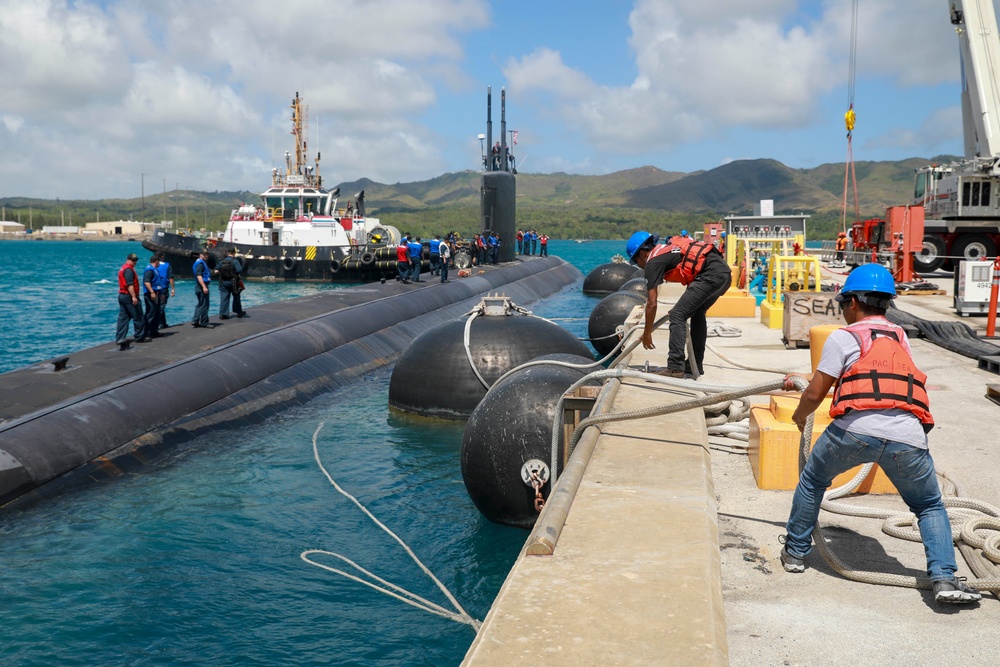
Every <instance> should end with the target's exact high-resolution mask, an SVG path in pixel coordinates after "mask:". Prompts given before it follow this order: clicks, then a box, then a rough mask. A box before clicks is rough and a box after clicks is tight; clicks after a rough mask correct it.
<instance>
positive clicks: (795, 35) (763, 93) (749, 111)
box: [504, 0, 958, 153]
mask: <svg viewBox="0 0 1000 667" xmlns="http://www.w3.org/2000/svg"><path fill="white" fill-rule="evenodd" d="M816 4H817V3H801V2H796V1H794V0H762V1H758V2H744V1H743V0H707V1H705V2H698V3H694V2H688V1H687V0H637V2H636V3H635V7H634V9H633V11H632V13H631V15H630V18H629V25H630V27H631V29H632V35H631V37H630V40H629V44H630V46H631V47H632V49H633V51H634V53H635V63H636V67H637V70H638V73H637V75H636V76H635V78H634V79H633V80H632V81H631V82H628V81H623V82H622V83H621V84H620V85H617V86H606V85H599V84H597V83H595V82H594V81H593V80H592V79H591V78H590V77H589V76H588V75H587V74H586V73H584V72H582V71H579V70H576V69H573V68H571V67H569V66H567V65H566V64H565V63H564V61H563V57H562V55H561V54H560V53H559V52H557V51H554V50H551V49H547V48H539V49H537V50H536V51H534V52H533V53H531V54H528V55H524V56H521V57H520V58H512V59H510V60H509V61H508V63H507V66H506V67H505V69H504V73H505V74H506V76H507V78H508V80H509V81H510V87H511V89H512V90H513V91H516V92H517V93H518V94H519V95H522V96H524V98H525V99H526V100H527V102H528V103H530V104H533V105H535V106H537V107H538V108H539V109H540V110H544V111H543V113H547V114H548V115H549V116H550V117H553V118H558V119H562V120H563V121H564V122H565V123H566V124H567V125H569V126H570V127H572V128H573V129H574V130H576V131H577V132H578V134H579V136H582V137H584V138H585V139H584V140H585V141H588V142H590V143H591V144H592V146H593V148H594V149H595V150H597V151H604V152H609V151H613V152H616V153H629V152H632V153H640V152H649V151H656V150H658V151H665V152H666V151H670V150H672V149H674V148H676V147H677V146H679V145H681V144H684V143H692V142H698V141H700V140H703V139H715V140H724V139H725V137H726V136H727V135H728V134H729V133H730V132H731V131H732V130H734V129H737V128H750V129H765V130H767V129H772V130H773V129H778V130H788V129H792V128H801V127H807V126H810V125H815V124H817V123H822V122H826V119H825V117H823V116H822V115H821V110H820V99H821V98H822V97H823V96H824V95H828V94H830V93H831V92H835V91H836V90H838V89H841V90H844V91H845V98H846V97H847V94H846V93H847V79H848V55H849V45H850V23H851V12H850V8H849V7H845V6H844V5H843V3H834V2H827V3H824V6H823V8H822V9H820V8H818V7H816ZM939 4H941V3H940V2H939V0H912V1H911V2H909V3H907V9H906V11H900V8H899V5H898V3H896V2H893V1H892V0H871V1H869V2H866V3H862V9H861V12H860V14H859V17H858V23H859V32H858V38H857V39H858V56H857V63H858V64H857V69H858V75H859V76H863V75H880V76H884V77H888V79H889V80H890V82H891V83H892V84H894V85H898V86H910V85H916V84H920V85H926V84H929V83H937V82H939V81H941V80H947V79H954V78H956V76H957V72H958V67H957V59H956V57H955V55H954V54H955V49H954V44H948V41H949V40H948V38H949V32H950V31H948V30H947V29H945V28H943V26H942V24H944V23H945V22H946V21H947V20H948V16H947V12H946V9H945V8H944V7H943V6H938V5H939ZM808 9H811V10H812V13H810V12H808V11H806V10H808ZM935 17H936V19H938V20H935Z"/></svg>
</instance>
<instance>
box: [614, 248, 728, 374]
mask: <svg viewBox="0 0 1000 667" xmlns="http://www.w3.org/2000/svg"><path fill="white" fill-rule="evenodd" d="M657 240H659V237H658V236H657V235H656V234H650V233H649V232H636V233H635V234H633V235H632V236H631V237H630V238H629V240H628V243H627V244H626V245H625V251H626V252H627V253H628V256H629V259H630V260H632V261H633V262H635V263H636V264H638V265H639V267H640V268H642V269H643V270H644V271H645V275H646V286H647V288H648V289H649V292H648V294H647V295H646V325H645V328H644V329H643V332H642V346H643V347H644V348H646V349H647V350H652V349H654V348H655V347H656V346H655V345H653V322H654V321H655V320H656V296H657V288H658V287H659V286H660V283H663V282H675V283H681V284H683V285H685V286H686V287H687V289H686V290H684V294H682V295H681V298H680V299H678V300H677V303H676V304H674V307H673V308H671V309H670V346H669V348H668V351H667V370H666V371H664V372H663V373H661V374H663V375H666V376H667V377H673V378H683V377H685V372H684V348H685V346H686V345H687V322H688V320H690V321H691V343H692V347H693V348H694V357H695V358H694V362H696V363H697V364H698V371H699V374H700V373H701V369H702V367H703V363H704V361H705V342H706V339H707V338H708V322H707V321H706V320H705V313H707V312H708V309H709V308H711V307H712V304H713V303H715V302H716V300H718V298H719V297H720V296H722V295H723V294H724V293H725V291H726V290H727V289H729V286H730V285H731V284H732V279H733V274H732V270H731V269H730V268H729V266H728V265H727V264H726V260H725V259H723V257H722V254H721V253H720V252H719V251H718V249H717V248H716V247H715V246H714V245H712V244H711V243H705V242H703V241H695V240H694V239H692V238H691V237H690V236H675V237H673V238H670V239H667V242H666V243H665V244H662V245H656V242H657ZM694 362H692V360H690V359H689V360H688V363H689V364H690V363H694Z"/></svg>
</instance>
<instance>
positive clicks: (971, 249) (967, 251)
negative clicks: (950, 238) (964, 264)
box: [952, 234, 997, 266]
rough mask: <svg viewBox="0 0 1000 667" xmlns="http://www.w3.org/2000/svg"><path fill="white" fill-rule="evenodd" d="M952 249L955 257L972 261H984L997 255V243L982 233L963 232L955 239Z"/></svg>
mask: <svg viewBox="0 0 1000 667" xmlns="http://www.w3.org/2000/svg"><path fill="white" fill-rule="evenodd" d="M952 250H953V252H952V254H953V255H955V256H956V257H960V258H963V259H966V260H969V261H972V262H985V261H986V260H988V259H990V258H991V257H996V256H997V244H996V243H994V242H993V240H992V239H991V238H990V237H988V236H985V235H983V234H963V235H962V236H960V237H958V240H957V241H955V244H954V245H953V246H952ZM959 261H961V260H959ZM956 266H957V264H956Z"/></svg>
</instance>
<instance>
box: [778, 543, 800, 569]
mask: <svg viewBox="0 0 1000 667" xmlns="http://www.w3.org/2000/svg"><path fill="white" fill-rule="evenodd" d="M781 566H782V567H784V568H785V572H794V573H795V574H799V573H801V572H805V571H806V562H805V561H804V560H803V559H801V558H798V557H796V556H793V555H792V554H790V553H788V548H787V547H781Z"/></svg>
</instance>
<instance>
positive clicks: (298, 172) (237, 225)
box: [142, 93, 401, 282]
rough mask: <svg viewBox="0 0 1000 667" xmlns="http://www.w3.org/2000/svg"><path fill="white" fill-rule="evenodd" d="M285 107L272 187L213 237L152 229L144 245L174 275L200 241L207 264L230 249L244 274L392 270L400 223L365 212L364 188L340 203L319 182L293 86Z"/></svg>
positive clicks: (367, 275) (356, 277)
mask: <svg viewBox="0 0 1000 667" xmlns="http://www.w3.org/2000/svg"><path fill="white" fill-rule="evenodd" d="M291 108H292V134H293V135H294V136H295V154H294V156H293V155H292V154H291V153H289V152H286V153H285V168H284V171H283V172H282V171H279V170H278V168H277V167H275V168H274V169H272V171H271V187H269V188H268V189H267V190H266V191H265V192H263V193H261V195H260V198H261V203H260V204H259V205H254V204H241V205H240V206H238V207H237V208H235V209H233V212H232V215H231V216H230V218H229V223H228V224H227V225H226V231H225V233H223V234H222V235H220V236H219V237H217V238H207V239H205V238H199V237H196V236H188V235H184V234H178V233H173V232H168V231H165V230H163V229H157V230H156V231H155V232H154V233H153V236H152V238H151V239H149V240H147V241H143V242H142V245H143V247H145V248H147V249H148V250H152V251H154V252H163V253H165V254H166V256H167V260H168V261H169V262H170V263H171V266H172V267H173V269H174V273H175V274H176V275H179V276H190V275H193V274H192V273H191V267H192V264H193V262H194V258H196V257H197V255H198V253H199V252H200V251H201V250H202V248H207V249H208V251H209V262H208V264H209V267H210V268H214V266H215V265H216V264H217V263H218V262H219V261H220V260H221V259H222V258H223V257H225V256H226V251H227V250H228V249H229V248H233V249H234V250H235V251H236V254H237V256H239V257H240V258H241V261H242V263H243V266H244V273H243V275H244V277H245V278H250V279H258V280H287V281H310V282H332V281H338V282H339V281H345V282H371V281H376V280H380V279H382V278H383V277H385V276H387V275H393V274H394V273H395V269H396V246H397V245H399V241H400V236H401V235H400V233H399V230H398V229H396V228H395V227H391V226H387V225H382V224H380V223H379V220H378V218H371V217H368V216H367V215H365V193H364V190H362V191H361V192H359V193H358V194H357V195H355V197H354V201H348V203H347V204H346V206H341V205H339V204H338V197H339V196H340V188H335V189H333V190H332V191H330V190H325V189H324V188H323V179H322V177H321V176H320V170H319V161H320V154H319V153H318V152H317V153H316V159H315V163H314V164H313V165H309V164H308V161H309V156H308V150H307V149H308V146H307V139H306V136H307V133H308V119H307V117H306V111H305V109H304V107H303V104H302V100H301V99H300V98H299V94H298V93H295V99H293V100H292V106H291Z"/></svg>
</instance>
